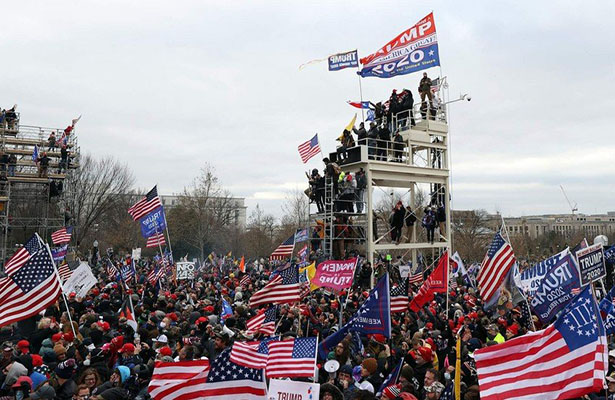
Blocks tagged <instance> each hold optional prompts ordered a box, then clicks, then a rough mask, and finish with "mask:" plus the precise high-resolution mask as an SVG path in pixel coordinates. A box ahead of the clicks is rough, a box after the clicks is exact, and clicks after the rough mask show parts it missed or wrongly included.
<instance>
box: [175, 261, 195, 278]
mask: <svg viewBox="0 0 615 400" xmlns="http://www.w3.org/2000/svg"><path fill="white" fill-rule="evenodd" d="M176 265H177V280H180V279H194V271H195V266H194V263H193V262H185V261H184V262H178V263H177V264H176Z"/></svg>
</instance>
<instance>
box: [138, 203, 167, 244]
mask: <svg viewBox="0 0 615 400" xmlns="http://www.w3.org/2000/svg"><path fill="white" fill-rule="evenodd" d="M139 224H140V225H141V234H142V235H143V237H144V238H146V239H147V238H148V237H150V236H153V235H155V234H156V233H161V232H162V231H163V229H165V228H166V226H167V218H166V216H165V215H164V208H163V207H158V208H156V209H155V210H154V211H152V212H150V213H149V214H147V215H146V216H144V217H143V218H141V219H140V220H139Z"/></svg>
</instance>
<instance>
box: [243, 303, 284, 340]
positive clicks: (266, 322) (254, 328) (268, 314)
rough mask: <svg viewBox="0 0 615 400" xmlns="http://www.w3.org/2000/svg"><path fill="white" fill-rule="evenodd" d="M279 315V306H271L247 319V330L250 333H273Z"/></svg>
mask: <svg viewBox="0 0 615 400" xmlns="http://www.w3.org/2000/svg"><path fill="white" fill-rule="evenodd" d="M277 316H278V306H273V307H269V308H268V309H267V310H265V312H262V313H260V314H258V315H256V316H254V317H252V318H250V319H249V320H247V321H246V331H248V332H250V333H263V334H265V335H273V333H274V332H275V322H276V319H277Z"/></svg>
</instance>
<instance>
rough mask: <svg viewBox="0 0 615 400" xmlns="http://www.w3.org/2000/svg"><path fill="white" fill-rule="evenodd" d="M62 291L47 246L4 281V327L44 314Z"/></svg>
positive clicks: (0, 318)
mask: <svg viewBox="0 0 615 400" xmlns="http://www.w3.org/2000/svg"><path fill="white" fill-rule="evenodd" d="M61 290H62V288H61V285H60V281H59V280H58V275H57V274H56V271H55V267H54V265H53V260H52V259H51V254H49V251H48V250H47V248H44V247H43V248H41V249H40V250H38V251H37V252H36V253H34V254H33V255H32V257H30V259H29V260H28V261H27V262H26V263H25V264H23V265H22V266H21V267H20V268H19V269H17V270H16V271H13V274H12V275H10V276H8V277H5V278H0V326H5V325H10V324H12V323H14V322H17V321H21V320H23V319H26V318H29V317H31V316H33V315H36V314H38V313H40V312H41V311H43V310H45V309H46V308H47V307H49V306H50V305H51V304H53V303H55V302H56V299H57V298H58V296H59V295H60V292H61Z"/></svg>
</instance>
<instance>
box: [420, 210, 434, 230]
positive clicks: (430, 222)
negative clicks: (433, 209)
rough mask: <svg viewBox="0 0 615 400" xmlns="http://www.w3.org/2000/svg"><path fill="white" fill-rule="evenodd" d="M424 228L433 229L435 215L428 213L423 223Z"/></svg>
mask: <svg viewBox="0 0 615 400" xmlns="http://www.w3.org/2000/svg"><path fill="white" fill-rule="evenodd" d="M421 223H422V224H423V227H425V228H431V227H432V226H433V214H432V213H427V214H425V215H424V216H423V221H422V222H421Z"/></svg>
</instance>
